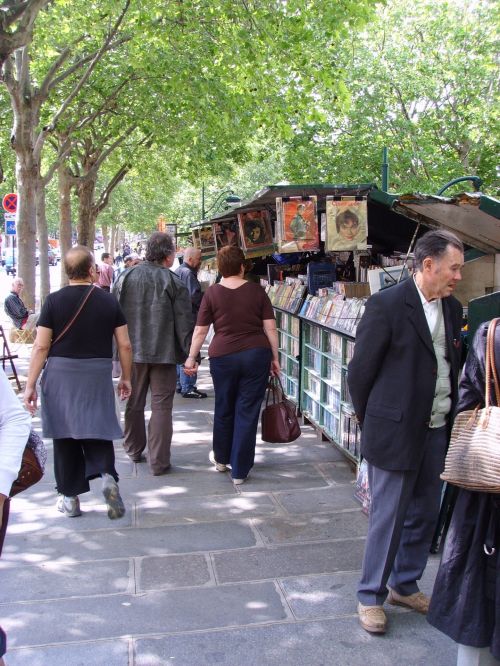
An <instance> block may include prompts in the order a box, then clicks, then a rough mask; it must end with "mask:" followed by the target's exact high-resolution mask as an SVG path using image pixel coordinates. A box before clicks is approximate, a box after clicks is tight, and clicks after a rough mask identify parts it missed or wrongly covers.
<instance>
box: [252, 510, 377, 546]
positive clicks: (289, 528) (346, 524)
mask: <svg viewBox="0 0 500 666" xmlns="http://www.w3.org/2000/svg"><path fill="white" fill-rule="evenodd" d="M254 525H255V526H256V527H257V529H258V531H259V533H260V535H261V536H262V538H263V540H264V542H265V543H269V544H273V543H275V544H279V543H296V542H300V541H324V540H328V539H348V538H353V537H359V536H365V535H366V532H367V528H368V523H367V520H366V516H365V515H364V514H363V513H362V512H361V509H354V510H353V511H345V512H343V513H332V514H321V515H317V514H312V515H301V516H298V517H289V516H287V517H286V518H285V517H283V516H278V517H276V518H260V519H256V520H254Z"/></svg>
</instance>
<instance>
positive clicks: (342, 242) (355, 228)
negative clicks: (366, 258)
mask: <svg viewBox="0 0 500 666" xmlns="http://www.w3.org/2000/svg"><path fill="white" fill-rule="evenodd" d="M367 211H368V208H367V204H366V199H363V200H362V201H355V200H354V199H353V198H344V199H340V200H339V201H335V200H334V199H333V198H331V197H327V198H326V247H325V250H327V251H329V252H335V251H344V250H363V249H365V248H366V241H367V239H368V212H367Z"/></svg>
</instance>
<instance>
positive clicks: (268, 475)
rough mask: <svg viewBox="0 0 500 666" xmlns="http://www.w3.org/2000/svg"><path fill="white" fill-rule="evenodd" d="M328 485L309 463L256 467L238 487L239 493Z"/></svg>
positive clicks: (316, 469)
mask: <svg viewBox="0 0 500 666" xmlns="http://www.w3.org/2000/svg"><path fill="white" fill-rule="evenodd" d="M327 485H328V483H327V481H326V480H325V478H324V477H323V475H322V474H321V472H320V471H319V469H318V468H317V467H316V465H314V464H311V463H300V464H294V465H291V464H290V463H287V464H284V465H268V464H267V463H266V464H262V465H256V466H255V467H254V468H253V470H252V471H251V472H250V475H249V477H248V481H247V482H246V483H244V484H243V485H242V486H239V487H238V490H239V491H240V492H255V491H265V490H267V491H279V490H287V489H295V488H322V487H325V486H327Z"/></svg>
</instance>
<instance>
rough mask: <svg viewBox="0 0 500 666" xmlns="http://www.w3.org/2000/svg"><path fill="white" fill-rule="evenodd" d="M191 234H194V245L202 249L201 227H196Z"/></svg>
mask: <svg viewBox="0 0 500 666" xmlns="http://www.w3.org/2000/svg"><path fill="white" fill-rule="evenodd" d="M191 234H192V236H193V247H195V248H196V249H197V250H201V242H200V228H199V227H197V228H196V229H193V231H192V232H191Z"/></svg>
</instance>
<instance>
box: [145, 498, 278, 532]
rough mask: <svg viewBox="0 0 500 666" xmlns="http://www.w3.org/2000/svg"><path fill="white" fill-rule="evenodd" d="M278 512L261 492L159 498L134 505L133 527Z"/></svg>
mask: <svg viewBox="0 0 500 666" xmlns="http://www.w3.org/2000/svg"><path fill="white" fill-rule="evenodd" d="M278 511H281V509H280V507H279V506H278V505H277V503H276V502H274V501H273V499H272V497H270V496H269V495H266V494H264V493H252V494H245V495H232V496H229V497H228V496H227V495H212V496H210V495H209V496H206V497H192V496H191V495H189V496H188V497H171V498H170V497H161V498H153V499H150V500H141V501H139V502H138V504H137V518H136V525H137V526H139V527H157V526H158V525H169V524H172V523H184V522H186V523H193V522H207V521H214V520H230V519H234V518H247V517H248V518H249V517H255V516H268V515H274V514H276V513H277V512H278Z"/></svg>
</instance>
